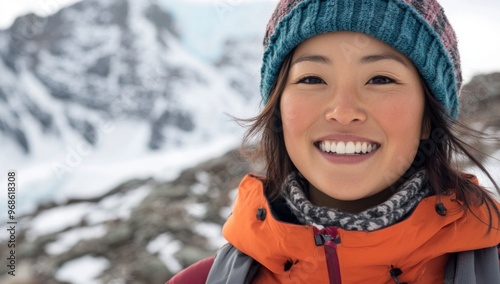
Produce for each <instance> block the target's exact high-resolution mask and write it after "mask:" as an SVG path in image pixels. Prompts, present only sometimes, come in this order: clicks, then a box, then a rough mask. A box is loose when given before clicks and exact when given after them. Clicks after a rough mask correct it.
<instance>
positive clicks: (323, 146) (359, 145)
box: [316, 141, 380, 155]
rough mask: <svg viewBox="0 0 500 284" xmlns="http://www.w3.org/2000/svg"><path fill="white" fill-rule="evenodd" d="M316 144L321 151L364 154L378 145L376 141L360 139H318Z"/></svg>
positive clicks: (340, 153)
mask: <svg viewBox="0 0 500 284" xmlns="http://www.w3.org/2000/svg"><path fill="white" fill-rule="evenodd" d="M316 146H317V147H318V148H319V149H320V150H321V151H322V152H325V153H330V154H337V155H366V154H369V153H371V152H373V151H375V150H376V149H377V148H379V147H380V146H379V145H378V144H377V143H373V142H361V141H319V142H317V145H316Z"/></svg>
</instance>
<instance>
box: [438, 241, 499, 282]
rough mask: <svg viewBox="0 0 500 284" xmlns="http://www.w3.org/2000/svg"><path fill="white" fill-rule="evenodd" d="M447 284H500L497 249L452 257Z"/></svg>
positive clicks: (487, 249)
mask: <svg viewBox="0 0 500 284" xmlns="http://www.w3.org/2000/svg"><path fill="white" fill-rule="evenodd" d="M444 283H445V284H481V283H500V268H499V260H498V249H497V247H496V246H495V247H491V248H484V249H479V250H472V251H464V252H459V253H455V254H453V255H451V256H450V259H449V260H448V263H447V264H446V270H445V281H444Z"/></svg>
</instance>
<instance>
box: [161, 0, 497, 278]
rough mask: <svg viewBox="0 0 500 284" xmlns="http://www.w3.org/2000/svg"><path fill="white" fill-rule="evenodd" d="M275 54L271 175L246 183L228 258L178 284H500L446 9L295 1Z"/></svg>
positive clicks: (266, 84) (275, 23)
mask: <svg viewBox="0 0 500 284" xmlns="http://www.w3.org/2000/svg"><path fill="white" fill-rule="evenodd" d="M264 47H265V53H264V59H263V65H262V70H261V71H262V73H261V94H262V97H263V102H264V104H265V107H264V109H263V110H262V112H261V113H260V114H259V115H258V116H257V117H255V118H253V119H250V120H246V121H247V122H249V123H250V128H249V130H248V132H247V136H246V139H247V140H246V142H247V143H250V142H251V141H252V138H253V137H255V136H256V135H257V136H258V137H259V138H260V140H258V145H257V146H258V151H257V153H256V154H257V155H259V154H260V155H261V156H262V157H263V159H264V160H265V161H266V175H265V176H264V177H262V176H256V175H248V176H247V177H246V178H245V179H244V180H243V181H242V182H241V184H240V186H239V192H238V197H237V199H236V203H235V205H234V208H233V212H232V215H231V216H230V217H229V218H228V220H227V222H226V224H225V225H224V229H223V235H224V237H225V238H226V239H227V241H228V244H227V245H226V246H224V247H222V248H221V249H220V250H219V252H218V253H217V255H216V257H215V258H209V259H206V260H203V261H201V262H199V263H197V264H195V265H194V266H192V267H189V268H187V269H186V270H184V271H182V272H181V273H179V274H178V275H177V276H176V277H174V278H173V279H172V280H171V281H170V282H169V283H170V284H175V283H290V282H294V283H336V284H337V283H387V284H389V283H396V284H398V283H462V284H465V283H467V284H470V283H500V271H499V259H498V251H497V245H498V243H499V242H500V232H499V231H500V230H499V225H500V222H499V220H500V211H499V203H498V202H497V201H496V200H495V199H494V198H493V197H492V196H491V195H490V194H489V193H488V192H487V191H486V190H485V189H484V188H483V187H481V186H480V185H479V184H478V182H477V179H476V178H475V177H474V176H472V175H469V174H467V173H464V172H462V171H461V170H460V169H459V167H458V165H457V164H456V162H455V160H454V159H453V157H456V156H457V155H462V156H464V157H468V158H470V159H471V161H472V162H473V163H475V164H476V165H477V166H479V167H480V168H482V169H483V170H484V167H482V165H481V164H480V163H479V162H478V161H477V160H475V159H474V156H473V155H471V153H470V151H472V150H470V149H471V147H470V146H468V145H467V144H465V143H464V142H462V141H461V140H460V139H458V138H457V137H456V135H455V134H454V133H455V130H456V129H457V128H459V127H462V125H461V124H460V123H459V122H457V121H456V119H457V118H458V109H459V100H458V97H459V95H460V90H461V87H462V72H461V63H460V55H459V52H458V47H457V40H456V36H455V33H454V31H453V28H452V27H451V25H450V23H449V22H448V20H447V18H446V16H445V14H444V12H443V9H442V8H441V6H440V5H439V3H438V2H437V1H436V0H424V1H410V0H368V1H358V2H356V1H349V0H302V1H301V0H282V1H280V2H279V3H278V6H277V8H276V10H275V12H274V14H273V16H272V18H271V20H270V22H269V24H268V29H267V33H266V36H265V39H264ZM463 127H465V126H463ZM490 177H491V176H490ZM492 182H493V183H494V181H493V179H492ZM495 186H496V184H495ZM496 189H497V191H498V190H499V189H498V186H496ZM464 240H466V241H464ZM478 267H481V273H476V269H477V268H478Z"/></svg>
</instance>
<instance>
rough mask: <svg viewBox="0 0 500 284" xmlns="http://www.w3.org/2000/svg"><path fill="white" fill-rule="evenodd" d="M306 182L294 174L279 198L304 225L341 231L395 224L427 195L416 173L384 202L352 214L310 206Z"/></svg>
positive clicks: (427, 188)
mask: <svg viewBox="0 0 500 284" xmlns="http://www.w3.org/2000/svg"><path fill="white" fill-rule="evenodd" d="M307 190H308V182H307V180H306V179H305V178H304V177H303V176H302V175H301V174H300V173H298V172H292V173H290V174H289V175H288V177H287V178H286V180H285V182H284V184H283V187H282V195H283V197H284V198H285V200H286V203H287V205H288V206H289V207H290V209H291V211H292V213H293V214H294V215H295V216H296V217H297V219H298V220H299V222H300V223H301V224H304V225H321V226H325V227H327V226H336V227H339V228H342V229H344V230H362V231H375V230H378V229H382V228H385V227H388V226H390V225H393V224H396V223H397V222H399V221H401V220H402V219H404V218H405V216H406V215H407V214H408V213H410V212H411V211H412V210H413V209H414V208H415V207H416V206H417V204H418V203H419V202H420V201H421V200H422V199H424V198H425V197H427V196H428V195H429V194H430V193H431V189H430V186H429V183H428V180H427V174H426V172H425V170H420V171H418V172H416V173H415V174H414V175H413V176H412V177H411V178H409V179H408V180H407V181H406V182H404V183H403V184H402V185H401V186H400V187H399V189H398V190H397V192H396V193H395V194H394V195H392V196H391V197H390V198H389V199H388V200H387V201H385V202H383V203H381V204H379V205H378V206H375V207H372V208H369V209H366V210H365V211H363V212H360V213H357V214H352V213H347V212H341V211H338V210H336V209H334V208H327V207H320V206H316V205H314V204H312V203H311V202H310V201H309V200H308V198H307V196H308V192H307Z"/></svg>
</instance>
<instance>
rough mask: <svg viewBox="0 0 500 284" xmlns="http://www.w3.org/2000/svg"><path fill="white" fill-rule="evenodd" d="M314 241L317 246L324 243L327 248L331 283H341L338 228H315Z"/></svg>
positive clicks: (326, 254) (327, 263) (327, 262)
mask: <svg viewBox="0 0 500 284" xmlns="http://www.w3.org/2000/svg"><path fill="white" fill-rule="evenodd" d="M314 241H315V242H316V245H317V246H321V245H323V246H324V248H325V256H326V265H327V268H328V278H329V280H330V284H341V283H342V282H341V279H340V265H339V258H338V255H337V244H339V243H340V237H339V233H338V231H337V228H336V227H326V228H323V229H321V230H318V229H317V228H314Z"/></svg>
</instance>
